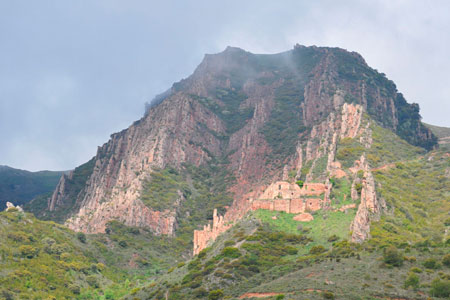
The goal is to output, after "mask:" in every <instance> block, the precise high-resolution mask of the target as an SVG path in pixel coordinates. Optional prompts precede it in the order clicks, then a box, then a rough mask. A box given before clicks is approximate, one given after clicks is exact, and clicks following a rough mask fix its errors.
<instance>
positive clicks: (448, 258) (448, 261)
mask: <svg viewBox="0 0 450 300" xmlns="http://www.w3.org/2000/svg"><path fill="white" fill-rule="evenodd" d="M442 264H443V265H444V266H447V267H450V254H447V255H444V257H443V258H442Z"/></svg>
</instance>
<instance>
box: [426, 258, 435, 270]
mask: <svg viewBox="0 0 450 300" xmlns="http://www.w3.org/2000/svg"><path fill="white" fill-rule="evenodd" d="M423 265H424V267H425V268H427V269H438V268H439V263H438V262H437V261H436V259H434V258H427V259H426V260H425V261H424V262H423Z"/></svg>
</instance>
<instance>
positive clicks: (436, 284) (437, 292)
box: [430, 278, 450, 298]
mask: <svg viewBox="0 0 450 300" xmlns="http://www.w3.org/2000/svg"><path fill="white" fill-rule="evenodd" d="M430 294H431V295H432V296H434V297H440V298H445V297H449V296H450V281H449V280H440V279H439V278H436V279H434V280H433V281H432V282H431V290H430Z"/></svg>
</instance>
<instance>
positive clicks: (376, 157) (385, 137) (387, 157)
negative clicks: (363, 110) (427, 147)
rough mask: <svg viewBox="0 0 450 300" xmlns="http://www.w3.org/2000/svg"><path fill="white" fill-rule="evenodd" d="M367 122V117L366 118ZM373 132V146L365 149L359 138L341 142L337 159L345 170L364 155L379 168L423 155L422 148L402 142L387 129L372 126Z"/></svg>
mask: <svg viewBox="0 0 450 300" xmlns="http://www.w3.org/2000/svg"><path fill="white" fill-rule="evenodd" d="M364 119H365V122H367V116H365V117H364ZM370 128H371V130H372V139H373V142H372V146H371V147H370V148H368V149H367V148H365V147H363V145H361V143H360V142H359V136H357V137H355V138H353V139H352V138H344V139H342V140H340V141H339V144H338V148H337V152H336V159H337V160H339V161H340V162H341V163H342V166H343V167H344V168H349V167H351V166H352V165H353V163H354V161H355V160H357V159H360V157H361V155H362V154H363V153H365V154H366V157H367V160H368V162H369V164H370V166H371V167H378V166H382V165H385V164H389V163H394V162H398V161H402V160H410V159H413V158H415V157H416V156H417V155H418V154H423V153H424V151H423V149H421V148H417V147H414V146H411V145H410V144H408V143H407V142H406V141H405V140H402V139H401V138H399V137H398V136H397V135H395V134H394V133H393V132H392V131H390V130H388V129H385V128H383V127H381V126H379V125H377V124H373V121H372V124H371V126H370Z"/></svg>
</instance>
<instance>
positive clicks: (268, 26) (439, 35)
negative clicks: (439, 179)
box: [0, 0, 450, 170]
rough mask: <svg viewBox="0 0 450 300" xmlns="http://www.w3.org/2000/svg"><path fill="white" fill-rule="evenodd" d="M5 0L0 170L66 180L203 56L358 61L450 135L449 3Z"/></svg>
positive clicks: (1, 12)
mask: <svg viewBox="0 0 450 300" xmlns="http://www.w3.org/2000/svg"><path fill="white" fill-rule="evenodd" d="M429 3H431V4H432V5H430V4H427V2H425V1H392V0H391V1H282V2H281V1H206V0H205V1H164V2H162V1H115V0H104V1H100V0H99V1H86V0H84V1H20V0H18V1H1V2H0V45H1V47H0V164H8V165H11V166H13V167H19V168H25V169H29V170H38V169H53V170H65V169H71V168H74V167H75V166H77V165H79V164H81V163H83V162H85V161H87V160H88V159H89V158H90V157H92V156H93V155H95V151H96V148H97V146H98V145H101V144H103V143H104V142H106V141H107V140H108V138H109V135H110V134H111V133H113V132H115V131H119V130H121V129H123V128H126V127H127V126H129V125H130V124H131V123H132V122H133V121H134V120H136V119H138V118H139V117H141V116H142V114H143V110H144V103H145V102H146V101H149V100H150V99H152V98H153V97H154V96H155V95H156V94H159V93H161V92H164V91H165V90H166V89H167V88H169V87H170V86H171V84H172V83H173V82H175V81H178V80H180V79H181V78H183V77H186V76H188V75H189V74H190V73H191V72H192V71H193V70H194V68H195V67H196V66H197V65H198V64H199V63H200V61H201V59H202V57H203V55H204V54H205V53H215V52H219V51H222V50H223V49H225V47H226V46H228V45H232V46H238V47H241V48H244V49H246V50H248V51H252V52H256V53H274V52H280V51H284V50H287V49H290V48H292V46H293V45H294V44H295V43H300V44H305V45H313V44H315V45H323V46H339V47H342V48H346V49H348V50H352V51H357V52H359V53H361V54H362V55H363V56H364V57H365V58H366V60H367V62H368V63H369V64H370V65H371V66H372V67H374V68H377V69H378V70H380V71H381V72H384V73H386V74H387V76H388V77H389V78H390V79H393V80H394V81H395V82H396V84H397V86H398V88H399V90H400V91H401V92H403V93H404V94H405V96H406V98H407V100H408V101H409V102H418V103H419V104H420V106H421V108H422V116H423V117H424V121H426V122H429V123H433V124H436V125H442V126H450V123H449V122H450V118H448V115H450V100H449V96H448V95H449V92H450V90H449V89H450V82H449V78H450V77H449V76H448V73H449V69H450V59H449V58H448V53H449V52H450V51H449V50H450V49H449V47H450V46H449V45H450V40H449V39H450V38H449V37H450V34H449V33H450V18H449V17H448V16H447V15H446V12H448V11H450V3H449V2H448V1H432V2H429Z"/></svg>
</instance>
